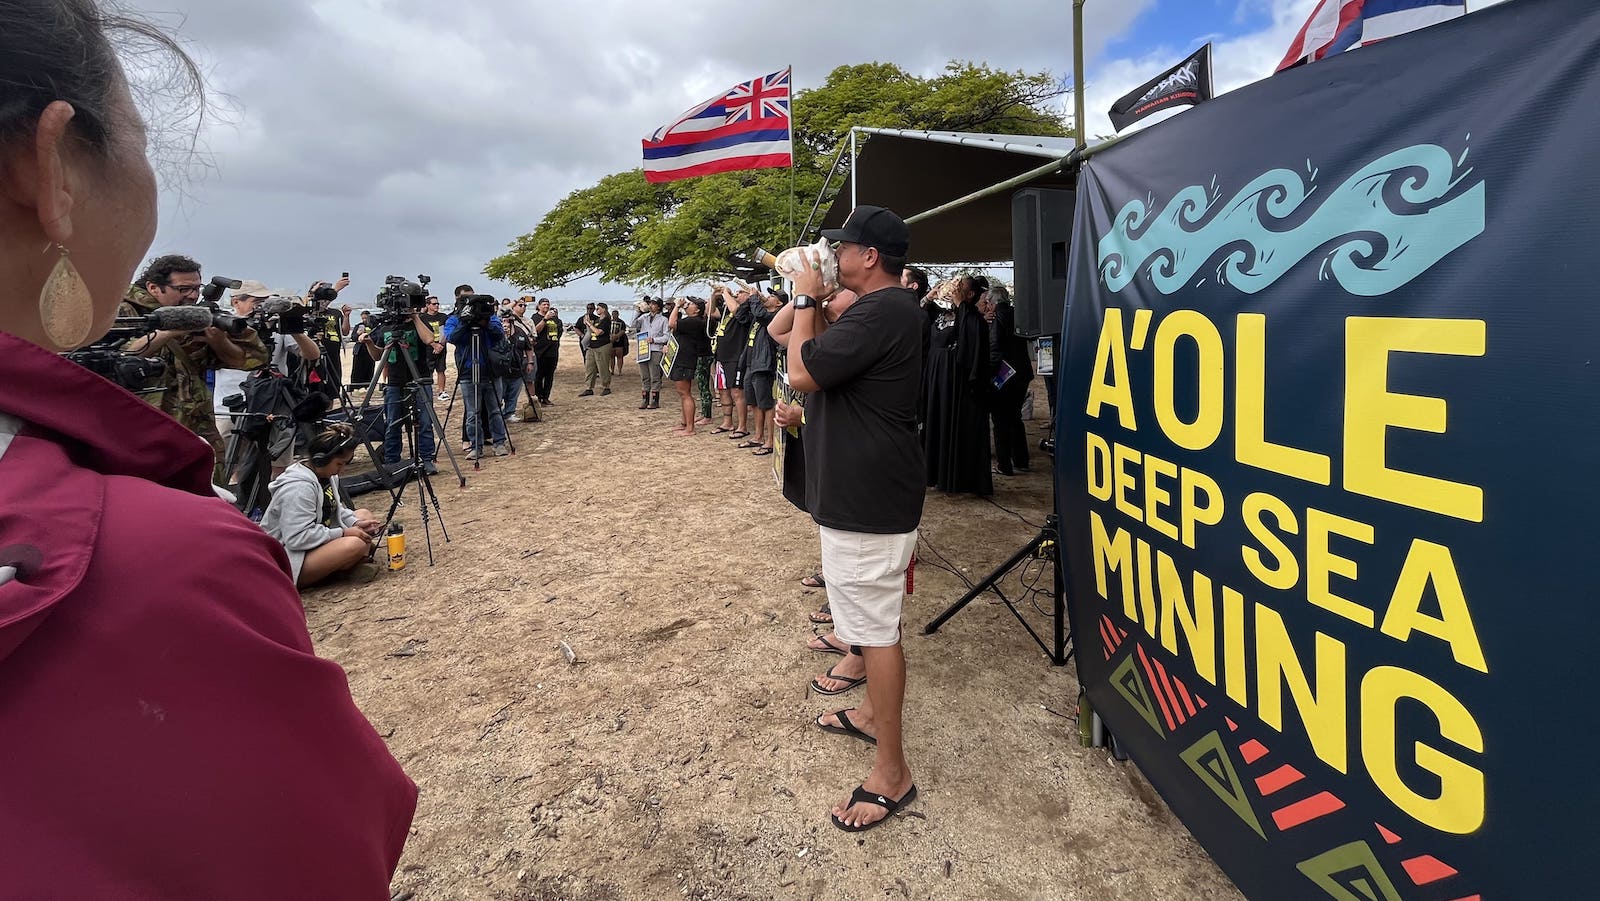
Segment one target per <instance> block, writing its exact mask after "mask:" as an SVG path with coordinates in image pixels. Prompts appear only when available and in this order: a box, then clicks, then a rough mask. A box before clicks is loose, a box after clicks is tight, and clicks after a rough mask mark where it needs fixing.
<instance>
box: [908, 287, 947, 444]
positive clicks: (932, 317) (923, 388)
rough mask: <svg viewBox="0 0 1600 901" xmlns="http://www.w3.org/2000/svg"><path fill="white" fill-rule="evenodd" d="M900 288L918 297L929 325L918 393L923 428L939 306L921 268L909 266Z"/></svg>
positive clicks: (923, 333)
mask: <svg viewBox="0 0 1600 901" xmlns="http://www.w3.org/2000/svg"><path fill="white" fill-rule="evenodd" d="M900 287H902V288H905V289H907V290H909V291H910V292H911V293H912V294H915V295H916V296H917V303H918V304H920V305H921V307H922V312H923V315H925V316H927V317H928V321H927V324H926V325H925V326H924V327H923V329H922V359H923V361H924V365H923V369H922V379H921V380H920V382H919V384H920V388H919V390H918V391H917V427H918V428H921V427H922V423H923V420H924V418H925V417H926V416H927V411H928V368H927V365H926V362H927V359H928V344H929V343H930V342H931V341H932V340H933V332H934V329H935V328H937V327H938V324H939V313H940V310H939V305H938V304H937V303H935V302H934V301H933V299H932V298H930V297H929V296H928V291H929V290H930V289H932V287H933V286H932V285H930V284H928V272H927V270H925V269H923V268H922V267H920V266H907V267H906V268H905V271H904V272H902V273H900Z"/></svg>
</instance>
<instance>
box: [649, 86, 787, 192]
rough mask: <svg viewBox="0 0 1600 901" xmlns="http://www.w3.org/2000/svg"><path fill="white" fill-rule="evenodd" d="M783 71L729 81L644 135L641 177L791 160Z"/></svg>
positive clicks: (660, 178)
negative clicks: (729, 86)
mask: <svg viewBox="0 0 1600 901" xmlns="http://www.w3.org/2000/svg"><path fill="white" fill-rule="evenodd" d="M789 103H790V82H789V70H788V69H783V70H782V71H779V72H774V73H772V74H771V75H764V76H762V77H760V78H757V79H754V80H753V81H747V82H745V83H743V84H739V85H735V86H734V87H733V89H732V90H730V91H728V92H727V93H725V94H719V95H717V96H716V97H713V98H711V99H710V100H707V101H706V102H705V103H702V104H700V105H699V106H697V107H695V108H694V109H691V110H689V111H688V112H686V113H684V114H683V115H682V116H679V117H678V119H677V121H676V122H673V123H672V124H671V125H666V126H663V127H661V128H658V129H656V132H655V134H652V135H651V136H650V137H648V138H645V139H644V177H645V178H646V179H647V180H649V181H652V182H663V181H677V180H678V179H680V178H694V177H695V176H698V175H710V174H712V173H714V172H738V171H741V170H744V169H773V168H782V167H784V166H790V165H793V164H794V139H793V135H792V132H791V129H790V124H789V123H790V118H789Z"/></svg>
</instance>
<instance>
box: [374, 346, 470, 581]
mask: <svg viewBox="0 0 1600 901" xmlns="http://www.w3.org/2000/svg"><path fill="white" fill-rule="evenodd" d="M399 324H403V322H402V323H393V324H391V331H390V332H389V334H390V335H391V336H392V337H391V338H390V340H388V341H386V342H384V344H383V345H382V349H381V351H380V352H379V354H378V362H380V363H385V364H386V365H385V369H384V373H383V374H384V381H385V386H386V387H396V386H394V385H389V384H387V382H388V375H389V371H390V370H389V368H388V366H390V365H393V364H387V363H386V361H387V360H388V357H389V355H390V354H394V356H395V357H396V358H397V360H399V361H401V362H403V363H404V364H405V369H406V372H407V374H409V375H410V377H411V378H410V381H408V382H407V383H406V384H404V385H401V386H398V387H400V391H401V395H400V405H401V407H402V409H403V410H404V412H403V413H402V414H401V417H400V420H399V423H400V428H401V430H402V432H403V440H404V442H405V446H406V448H407V450H408V452H409V455H408V457H407V459H406V462H405V464H404V465H402V466H397V467H393V468H390V467H386V466H382V464H380V471H382V472H383V473H384V474H385V477H386V479H388V478H392V477H394V476H396V475H399V476H402V478H401V480H400V485H399V487H398V488H390V489H389V493H390V496H391V497H392V498H393V500H392V501H391V503H390V504H389V512H388V513H387V514H385V515H384V518H383V528H384V530H385V531H387V529H388V528H389V524H390V523H391V522H393V521H394V516H395V513H396V512H398V511H399V509H400V504H401V502H402V500H403V499H404V498H405V493H406V486H407V485H408V484H411V483H413V482H415V483H416V484H417V485H419V486H420V487H418V489H417V492H418V494H419V495H420V498H419V500H418V503H417V510H418V511H419V513H420V515H421V516H422V534H423V540H424V541H425V542H426V543H427V547H428V565H429V566H432V565H433V530H432V523H431V518H430V517H429V515H428V508H429V507H430V506H431V507H432V508H433V517H436V518H437V519H438V520H439V531H440V533H441V534H443V536H444V540H445V542H446V543H449V541H450V532H449V530H448V529H447V528H446V527H445V523H444V511H442V510H441V509H440V508H439V495H438V493H437V492H435V491H434V490H433V479H432V478H431V477H430V474H429V472H428V465H429V464H430V463H432V462H433V461H431V460H424V459H422V445H421V440H420V439H421V428H422V427H421V424H420V422H419V418H420V416H423V415H425V416H427V417H428V425H429V426H430V427H431V428H432V429H433V434H434V450H435V453H436V454H437V451H438V449H439V448H440V447H441V446H442V447H443V448H444V452H445V457H446V459H448V460H449V461H450V467H451V468H452V469H453V470H455V474H456V480H457V482H458V484H459V486H460V487H462V488H465V487H467V477H466V476H465V475H464V474H462V472H461V465H460V464H459V463H457V462H456V455H455V452H454V451H452V450H451V449H450V446H449V444H447V443H443V442H444V425H443V423H441V422H440V421H439V416H438V414H437V413H435V412H434V410H433V401H432V393H433V380H432V379H431V378H426V379H425V378H423V376H422V375H421V373H420V372H419V371H418V370H417V364H416V361H415V360H413V359H412V357H411V349H410V348H408V347H406V346H405V345H404V344H402V343H401V341H400V339H399V338H398V337H393V336H394V335H395V331H396V327H397V326H398V325H399ZM362 352H365V349H364V348H363V351H362ZM377 387H378V380H377V379H376V378H374V379H373V380H372V381H371V382H370V383H368V385H367V391H366V394H365V395H364V396H363V398H362V402H361V409H363V410H365V409H366V407H367V405H368V404H370V403H371V402H372V394H373V392H374V391H375V390H377ZM418 391H421V392H423V395H422V397H421V398H419V397H418V396H417V392H418ZM388 407H389V404H388V403H387V397H386V398H385V403H384V410H385V417H384V428H385V434H386V435H387V430H388V429H390V428H393V427H394V423H391V422H389V421H388V416H387V411H388ZM419 411H420V413H419Z"/></svg>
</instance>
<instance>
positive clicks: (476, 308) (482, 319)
mask: <svg viewBox="0 0 1600 901" xmlns="http://www.w3.org/2000/svg"><path fill="white" fill-rule="evenodd" d="M499 306H500V302H499V301H498V300H495V297H494V295H493V294H463V295H461V298H460V299H459V300H457V301H456V317H457V318H459V319H460V320H461V321H462V322H464V323H466V324H467V325H468V326H470V327H472V328H483V327H484V326H486V325H488V324H489V320H491V319H493V318H494V317H495V315H496V314H497V312H498V311H499Z"/></svg>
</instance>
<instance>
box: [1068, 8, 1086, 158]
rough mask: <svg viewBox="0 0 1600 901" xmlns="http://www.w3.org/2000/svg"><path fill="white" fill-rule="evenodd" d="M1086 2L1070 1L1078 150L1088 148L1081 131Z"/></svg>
mask: <svg viewBox="0 0 1600 901" xmlns="http://www.w3.org/2000/svg"><path fill="white" fill-rule="evenodd" d="M1085 2H1086V0H1072V95H1073V96H1072V101H1073V107H1074V110H1073V115H1074V116H1075V117H1076V118H1077V120H1078V121H1077V122H1076V123H1075V124H1076V125H1077V131H1078V149H1079V150H1082V149H1083V148H1085V147H1087V146H1089V139H1088V137H1087V136H1086V134H1085V132H1084V130H1083V4H1084V3H1085Z"/></svg>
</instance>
